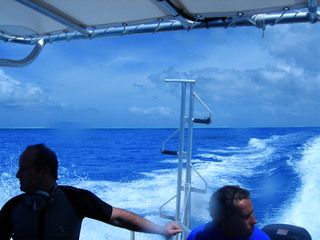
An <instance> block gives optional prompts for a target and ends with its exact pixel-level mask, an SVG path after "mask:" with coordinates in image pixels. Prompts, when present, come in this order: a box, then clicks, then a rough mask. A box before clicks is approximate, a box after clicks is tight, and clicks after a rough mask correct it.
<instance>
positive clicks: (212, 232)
mask: <svg viewBox="0 0 320 240" xmlns="http://www.w3.org/2000/svg"><path fill="white" fill-rule="evenodd" d="M253 210H254V209H253V205H252V202H251V200H250V192H249V191H248V190H246V189H243V188H240V187H238V186H224V187H222V188H220V189H218V190H217V191H216V192H214V193H213V194H212V196H211V199H210V215H211V217H212V220H213V221H212V222H209V223H207V224H205V225H202V226H200V227H197V228H196V229H194V230H193V231H192V232H191V233H190V234H189V235H188V237H187V240H209V239H210V240H270V238H269V237H268V236H267V234H265V233H264V232H263V231H262V230H260V229H258V228H257V227H255V226H254V225H255V224H256V223H257V220H256V219H255V217H254V213H253Z"/></svg>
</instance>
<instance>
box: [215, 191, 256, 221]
mask: <svg viewBox="0 0 320 240" xmlns="http://www.w3.org/2000/svg"><path fill="white" fill-rule="evenodd" d="M248 198H250V192H249V191H248V190H246V189H243V188H240V187H239V186H224V187H222V188H220V189H218V190H217V191H216V192H214V193H213V194H212V196H211V199H210V216H211V217H212V218H213V219H214V220H215V221H216V222H218V223H219V222H221V221H222V220H228V219H229V218H230V217H232V215H234V214H235V212H236V211H237V208H236V207H235V206H234V204H235V203H236V202H238V201H241V200H243V199H248Z"/></svg>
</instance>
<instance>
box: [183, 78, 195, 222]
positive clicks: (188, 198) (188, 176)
mask: <svg viewBox="0 0 320 240" xmlns="http://www.w3.org/2000/svg"><path fill="white" fill-rule="evenodd" d="M194 86H195V84H194V83H190V97H189V118H188V149H187V156H186V183H185V196H186V197H185V205H186V210H185V211H186V214H185V217H186V219H185V226H186V227H187V228H190V215H191V158H192V139H193V117H194V94H193V93H194Z"/></svg>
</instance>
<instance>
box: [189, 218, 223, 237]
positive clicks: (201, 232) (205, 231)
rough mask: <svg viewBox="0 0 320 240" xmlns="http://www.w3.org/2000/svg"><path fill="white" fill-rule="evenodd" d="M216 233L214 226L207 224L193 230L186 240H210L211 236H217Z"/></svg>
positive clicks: (210, 223)
mask: <svg viewBox="0 0 320 240" xmlns="http://www.w3.org/2000/svg"><path fill="white" fill-rule="evenodd" d="M218 232H219V231H218V229H217V226H216V224H214V223H213V222H209V223H206V224H203V225H200V226H198V227H196V228H194V229H193V230H192V231H191V232H190V234H189V235H188V237H187V240H198V239H199V240H206V239H210V238H211V237H212V235H213V234H215V235H216V234H219V233H218ZM210 236H211V237H210Z"/></svg>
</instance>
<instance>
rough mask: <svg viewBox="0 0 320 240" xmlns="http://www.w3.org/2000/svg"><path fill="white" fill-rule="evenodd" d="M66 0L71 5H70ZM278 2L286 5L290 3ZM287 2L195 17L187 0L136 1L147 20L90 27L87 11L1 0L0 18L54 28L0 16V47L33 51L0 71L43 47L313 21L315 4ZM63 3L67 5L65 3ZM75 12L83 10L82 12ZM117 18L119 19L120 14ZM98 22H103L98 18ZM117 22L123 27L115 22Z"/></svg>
mask: <svg viewBox="0 0 320 240" xmlns="http://www.w3.org/2000/svg"><path fill="white" fill-rule="evenodd" d="M68 1H70V2H72V1H71V0H68ZM78 1H79V2H77V3H79V4H80V3H82V4H83V5H84V4H89V3H91V4H94V3H95V1H93V0H91V1H88V0H78ZM188 1H189V2H188ZM206 1H207V0H201V1H200V0H199V4H204V2H206ZM228 1H230V2H232V1H233V3H236V2H235V1H234V0H228ZM239 1H240V0H239ZM245 1H246V0H243V2H245ZM283 1H288V2H289V1H290V0H283ZM70 2H69V5H70ZM121 2H123V3H127V4H128V3H130V2H129V1H125V0H118V2H117V3H115V1H112V0H105V1H102V3H101V1H100V2H99V1H97V2H96V3H99V4H104V7H106V6H107V7H110V8H108V11H109V13H110V12H112V11H113V10H114V11H116V10H119V6H121V5H120V4H121ZM200 2H201V3H200ZM214 2H216V3H214ZM218 2H219V1H214V0H212V1H211V2H210V1H209V3H208V2H207V3H206V4H207V6H209V5H208V4H211V5H214V4H218ZM291 2H294V4H293V3H292V6H282V7H281V8H280V7H279V6H277V7H273V8H272V7H270V6H269V7H268V8H265V9H263V8H260V9H251V10H244V11H238V12H237V11H236V10H235V9H232V11H231V10H230V12H228V11H224V12H223V11H222V12H214V8H213V7H212V6H211V5H210V7H212V9H209V10H208V12H199V13H197V12H194V11H196V10H192V9H191V7H189V8H187V7H185V6H184V5H188V4H189V5H192V4H193V5H194V4H195V3H194V2H192V1H190V0H136V2H135V3H137V5H138V3H139V4H140V6H144V5H146V3H148V4H152V6H151V5H149V7H154V8H156V9H153V12H152V11H151V10H149V11H150V12H152V13H153V14H154V17H151V16H149V15H150V14H149V15H148V14H147V13H146V12H147V11H148V9H146V10H145V11H144V10H143V9H142V10H141V9H139V11H140V12H139V14H141V15H143V14H144V15H146V16H145V18H144V19H142V18H141V19H138V18H137V16H140V15H139V14H138V15H137V14H136V15H135V18H132V19H129V20H127V21H126V19H125V18H123V19H122V18H121V17H122V16H120V17H119V19H117V21H118V22H116V20H115V21H114V22H113V21H111V20H110V21H109V22H97V23H94V24H95V25H90V23H84V22H83V21H84V20H83V18H85V17H86V14H87V12H86V13H85V14H82V15H81V17H79V16H78V15H76V14H74V12H72V10H73V9H70V6H69V8H68V9H64V10H62V9H60V8H59V7H61V6H62V4H63V3H62V2H61V1H58V0H55V1H53V0H2V2H1V3H0V14H1V5H2V6H5V7H8V6H9V5H10V6H12V8H13V7H15V8H17V7H19V9H20V8H21V9H20V11H21V14H22V15H23V14H24V13H26V14H27V13H28V14H30V13H31V14H34V15H35V16H36V18H35V20H33V21H34V22H36V21H37V19H38V21H43V22H45V21H47V22H49V21H51V22H52V23H51V25H52V26H54V27H55V28H54V27H52V28H49V30H44V31H41V32H37V30H36V29H29V28H30V27H29V26H27V25H23V24H24V23H23V22H21V20H20V23H21V26H19V23H17V20H16V19H12V20H11V19H9V20H8V19H5V17H2V18H1V17H0V40H2V41H4V42H11V43H18V44H27V45H34V49H33V50H32V51H31V53H30V54H29V55H28V56H27V57H25V58H23V59H21V60H9V59H0V66H7V67H21V66H25V65H27V64H29V63H31V62H32V61H33V60H34V59H35V58H36V57H37V56H38V54H39V53H40V52H41V50H42V49H43V47H44V46H45V44H46V43H55V42H61V41H72V40H80V39H94V38H101V37H112V36H124V35H132V34H142V33H157V32H167V31H179V30H187V31H189V30H192V29H210V28H228V27H241V26H246V27H250V26H251V27H257V28H261V29H265V28H266V26H268V25H270V26H273V25H276V24H291V23H304V22H309V23H316V22H318V21H319V16H320V12H317V6H318V5H319V4H318V2H317V0H295V1H294V0H292V1H291ZM64 3H67V1H66V2H64ZM74 3H75V2H74ZM135 3H134V4H135ZM116 4H118V6H115V5H116ZM131 4H132V2H131ZM219 4H222V3H219ZM260 4H262V3H260ZM263 4H266V3H263ZM263 4H262V5H263ZM193 7H194V6H193ZM74 8H77V4H75V5H74ZM113 8H114V9H113ZM150 9H151V8H150ZM199 9H200V8H199ZM135 10H137V9H135ZM12 11H14V9H12ZM81 11H84V10H83V9H82V10H81ZM156 11H158V12H156ZM202 11H204V10H202ZM273 11H275V12H273ZM99 13H100V15H102V13H103V12H101V11H100V12H99ZM120 13H122V14H123V13H124V12H120ZM120 13H119V14H120ZM90 14H94V13H90ZM75 16H78V18H76V17H75ZM152 16H153V15H152ZM44 17H45V18H44ZM101 17H102V18H103V17H104V16H101ZM117 17H118V16H117ZM8 18H9V17H8ZM42 18H43V19H42ZM91 18H92V15H91ZM115 18H116V17H115ZM121 20H123V21H126V22H121ZM10 21H12V22H10ZM119 21H120V22H119ZM16 25H17V26H16ZM36 25H42V22H39V23H38V22H36V23H33V25H32V26H36ZM43 25H44V23H43ZM8 26H9V29H11V28H10V27H11V26H13V27H20V28H21V29H26V31H27V32H28V31H29V32H30V33H29V32H28V33H19V31H18V32H15V31H7V28H8ZM22 32H23V31H22Z"/></svg>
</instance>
